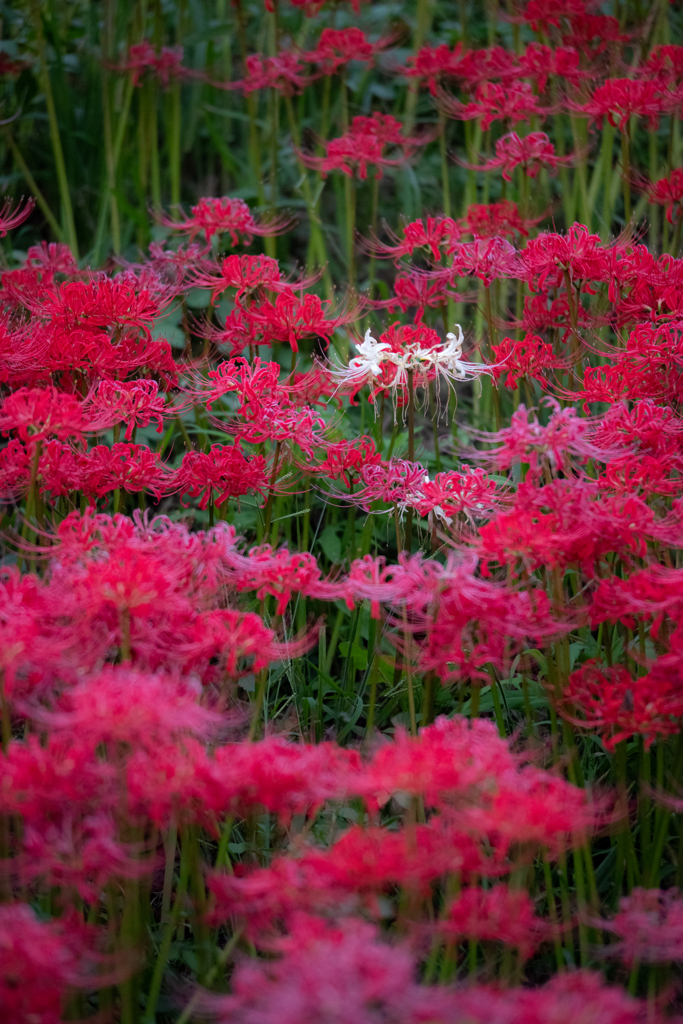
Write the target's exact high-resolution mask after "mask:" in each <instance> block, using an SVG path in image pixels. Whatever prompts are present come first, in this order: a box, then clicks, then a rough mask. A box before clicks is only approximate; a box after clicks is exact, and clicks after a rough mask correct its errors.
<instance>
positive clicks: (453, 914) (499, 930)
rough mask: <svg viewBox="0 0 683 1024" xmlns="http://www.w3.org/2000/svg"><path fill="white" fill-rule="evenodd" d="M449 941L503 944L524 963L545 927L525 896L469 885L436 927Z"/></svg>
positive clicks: (499, 887)
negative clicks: (459, 940) (462, 940)
mask: <svg viewBox="0 0 683 1024" xmlns="http://www.w3.org/2000/svg"><path fill="white" fill-rule="evenodd" d="M439 928H440V930H442V931H443V932H444V934H446V935H447V936H448V937H449V938H451V939H456V938H457V939H462V938H467V939H474V940H475V941H479V942H482V941H483V942H503V943H504V944H505V945H507V946H514V947H515V948H516V949H518V950H519V952H520V955H521V957H522V959H523V960H527V959H528V958H529V956H531V954H532V953H533V952H534V949H535V948H536V947H537V946H538V944H539V941H540V940H541V939H543V938H544V937H545V933H546V931H547V928H546V927H545V925H544V922H543V921H542V920H541V919H540V918H538V917H536V915H535V913H534V905H533V903H532V901H531V898H530V897H529V894H528V893H527V892H525V891H523V890H521V889H512V888H510V887H509V886H507V885H494V886H492V887H491V888H490V889H482V888H480V887H479V886H475V885H470V886H467V888H466V889H463V891H462V892H461V894H460V895H459V896H458V897H457V898H456V899H455V900H454V901H453V903H451V905H450V907H449V908H448V915H447V916H446V917H445V918H444V920H443V922H442V923H441V924H440V926H439Z"/></svg>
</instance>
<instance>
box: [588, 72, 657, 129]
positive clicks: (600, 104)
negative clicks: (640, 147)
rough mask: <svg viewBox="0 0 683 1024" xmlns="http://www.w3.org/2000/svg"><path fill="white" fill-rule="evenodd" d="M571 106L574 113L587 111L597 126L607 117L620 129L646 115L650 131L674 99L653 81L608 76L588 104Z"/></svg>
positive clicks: (626, 127)
mask: <svg viewBox="0 0 683 1024" xmlns="http://www.w3.org/2000/svg"><path fill="white" fill-rule="evenodd" d="M570 105H571V107H572V109H573V110H575V111H576V112H577V113H579V112H580V113H584V114H587V115H588V116H589V117H590V118H591V119H593V120H595V121H597V122H598V124H599V125H601V124H602V120H603V118H605V117H606V118H607V120H608V121H609V123H610V124H611V125H612V126H613V127H614V128H618V129H619V131H620V132H624V131H628V126H629V122H630V119H631V118H632V117H634V116H635V117H645V118H647V123H648V128H649V129H650V130H651V131H652V130H654V129H655V128H656V127H657V125H658V123H659V118H660V117H661V115H662V114H666V113H669V111H670V110H672V109H673V107H674V105H675V98H674V97H673V96H672V94H671V93H667V92H663V91H662V90H661V89H660V88H659V87H658V86H657V84H656V83H655V82H651V81H642V80H638V79H633V78H609V79H608V80H607V81H606V82H603V84H602V85H599V86H598V87H597V88H596V89H595V91H594V92H593V95H592V97H591V98H590V100H589V101H588V102H587V103H584V104H580V103H571V104H570Z"/></svg>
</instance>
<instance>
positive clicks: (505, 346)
mask: <svg viewBox="0 0 683 1024" xmlns="http://www.w3.org/2000/svg"><path fill="white" fill-rule="evenodd" d="M491 353H492V356H493V360H494V362H493V363H492V365H491V373H492V374H493V376H494V378H495V380H496V381H498V380H500V378H501V377H503V376H505V378H506V379H505V387H506V388H510V390H511V391H516V390H517V381H518V380H519V378H520V377H527V378H528V379H530V380H537V381H538V382H539V383H540V385H541V387H546V386H547V383H548V381H547V377H546V371H548V370H566V368H567V366H566V362H565V361H564V360H562V359H559V358H558V357H557V356H556V355H555V354H554V353H553V346H552V345H551V344H550V342H546V341H543V339H542V338H539V337H538V335H535V334H527V335H526V337H525V338H524V339H523V341H515V340H514V339H513V338H503V340H502V341H501V343H500V344H499V345H492V346H491Z"/></svg>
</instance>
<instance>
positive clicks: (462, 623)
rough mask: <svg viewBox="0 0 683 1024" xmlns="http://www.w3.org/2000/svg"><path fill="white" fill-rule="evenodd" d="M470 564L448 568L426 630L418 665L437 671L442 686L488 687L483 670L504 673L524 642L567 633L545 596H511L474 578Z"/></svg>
mask: <svg viewBox="0 0 683 1024" xmlns="http://www.w3.org/2000/svg"><path fill="white" fill-rule="evenodd" d="M546 564H547V563H546ZM475 565H476V560H474V559H472V558H471V556H470V557H469V558H468V559H463V561H462V562H461V563H456V562H453V563H452V564H451V565H449V570H448V572H447V573H446V574H445V575H444V578H443V583H442V586H441V589H440V590H439V592H438V602H436V610H435V611H434V612H433V614H432V615H431V617H430V619H429V621H428V623H427V626H426V632H427V641H426V644H425V645H424V648H423V649H422V651H421V652H420V665H421V667H422V669H423V670H424V671H427V672H428V671H430V670H431V671H434V672H436V674H437V675H438V676H439V678H440V679H441V680H442V681H443V682H444V683H448V682H452V681H458V680H462V679H470V680H471V681H472V682H473V683H475V684H476V685H479V684H480V682H482V681H485V682H490V677H489V675H488V672H485V671H482V669H483V666H485V665H487V664H488V663H492V664H493V665H496V666H499V667H500V668H501V669H503V670H504V668H505V666H506V665H507V664H509V659H511V658H512V657H514V654H513V652H514V651H516V650H521V649H522V648H523V646H524V645H525V644H526V643H527V641H528V639H530V638H532V637H534V638H537V640H538V642H539V643H540V642H542V641H543V638H547V637H551V636H558V635H560V634H561V633H562V632H564V631H565V630H566V629H568V628H569V626H568V625H567V624H566V623H564V622H561V621H560V620H558V619H556V618H553V616H552V615H551V613H550V602H549V601H548V597H547V595H546V593H545V591H543V590H540V589H538V588H537V589H534V590H532V591H516V590H512V589H510V588H509V587H502V586H499V585H498V584H495V583H492V582H490V581H489V580H486V579H481V578H477V577H476V576H474V566H475ZM482 568H483V570H484V571H486V568H487V567H486V565H485V564H484V565H483V566H482Z"/></svg>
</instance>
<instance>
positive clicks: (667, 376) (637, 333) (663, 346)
mask: <svg viewBox="0 0 683 1024" xmlns="http://www.w3.org/2000/svg"><path fill="white" fill-rule="evenodd" d="M682 346H683V325H681V323H680V321H678V320H675V319H670V318H662V319H661V320H660V321H659V322H658V323H655V324H652V325H650V324H641V325H640V326H639V327H637V328H636V329H635V330H634V331H632V332H631V334H630V335H629V337H628V340H627V342H626V350H625V351H624V352H621V353H620V354H619V355H618V356H617V357H616V358H615V359H614V362H613V364H612V365H611V366H609V365H607V366H596V367H588V366H587V367H586V369H585V370H584V375H583V390H581V391H579V392H577V396H576V397H577V398H582V399H583V400H584V402H596V401H600V402H602V401H608V402H614V401H621V400H622V399H624V398H629V399H631V400H633V401H636V400H639V399H647V398H651V399H654V400H655V401H666V402H677V401H679V400H680V396H681V395H682V394H683V377H682V376H681V369H682V368H683V351H682ZM601 396H608V397H607V398H605V397H601Z"/></svg>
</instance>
